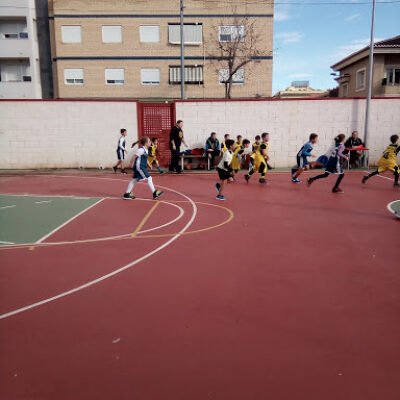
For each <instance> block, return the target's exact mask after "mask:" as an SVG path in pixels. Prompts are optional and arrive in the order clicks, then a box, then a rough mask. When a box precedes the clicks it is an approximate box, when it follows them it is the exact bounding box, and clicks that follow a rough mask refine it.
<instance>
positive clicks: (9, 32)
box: [0, 20, 28, 39]
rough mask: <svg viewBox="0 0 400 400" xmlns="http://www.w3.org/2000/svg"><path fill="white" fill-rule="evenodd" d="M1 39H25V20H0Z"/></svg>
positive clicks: (26, 34) (26, 33)
mask: <svg viewBox="0 0 400 400" xmlns="http://www.w3.org/2000/svg"><path fill="white" fill-rule="evenodd" d="M0 38H1V39H27V38H28V32H27V26H26V22H25V21H21V20H16V21H9V20H7V21H4V22H3V21H0Z"/></svg>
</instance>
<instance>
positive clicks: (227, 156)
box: [218, 150, 233, 171]
mask: <svg viewBox="0 0 400 400" xmlns="http://www.w3.org/2000/svg"><path fill="white" fill-rule="evenodd" d="M232 155H233V154H232V152H231V151H230V150H227V151H225V152H224V155H223V156H222V159H221V161H220V162H219V164H218V168H219V169H223V170H225V171H229V170H228V169H227V168H225V163H227V164H228V165H231V163H232Z"/></svg>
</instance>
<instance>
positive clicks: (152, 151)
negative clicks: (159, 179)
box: [148, 137, 164, 174]
mask: <svg viewBox="0 0 400 400" xmlns="http://www.w3.org/2000/svg"><path fill="white" fill-rule="evenodd" d="M158 154H159V151H158V139H157V138H156V137H153V138H151V146H150V147H149V158H148V162H149V165H150V168H151V169H152V168H153V164H154V165H155V166H156V167H157V169H158V172H159V173H160V174H163V173H164V171H163V170H162V169H161V168H160V164H159V163H158V160H157V155H158Z"/></svg>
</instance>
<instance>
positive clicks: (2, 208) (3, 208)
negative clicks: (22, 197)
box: [0, 204, 17, 210]
mask: <svg viewBox="0 0 400 400" xmlns="http://www.w3.org/2000/svg"><path fill="white" fill-rule="evenodd" d="M14 207H17V206H16V205H15V204H13V205H12V206H4V207H0V210H5V209H6V208H14Z"/></svg>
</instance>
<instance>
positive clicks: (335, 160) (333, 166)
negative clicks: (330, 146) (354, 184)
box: [307, 133, 348, 193]
mask: <svg viewBox="0 0 400 400" xmlns="http://www.w3.org/2000/svg"><path fill="white" fill-rule="evenodd" d="M345 139H346V136H345V135H343V134H342V133H341V134H340V135H338V136H337V137H336V138H335V148H334V150H333V152H332V154H331V156H330V157H329V160H328V165H327V167H326V169H325V173H323V174H321V175H317V176H314V177H313V178H308V180H307V186H308V187H310V186H311V184H312V183H313V182H314V181H316V180H317V179H321V178H327V177H328V176H329V175H330V174H336V175H339V176H338V178H337V180H336V183H335V186H334V187H333V188H332V193H344V192H343V190H342V189H340V187H339V185H340V182H341V181H342V179H343V177H344V172H343V168H342V166H341V164H340V159H341V158H344V159H345V160H348V157H347V156H346V155H345V154H343V150H344V140H345Z"/></svg>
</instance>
